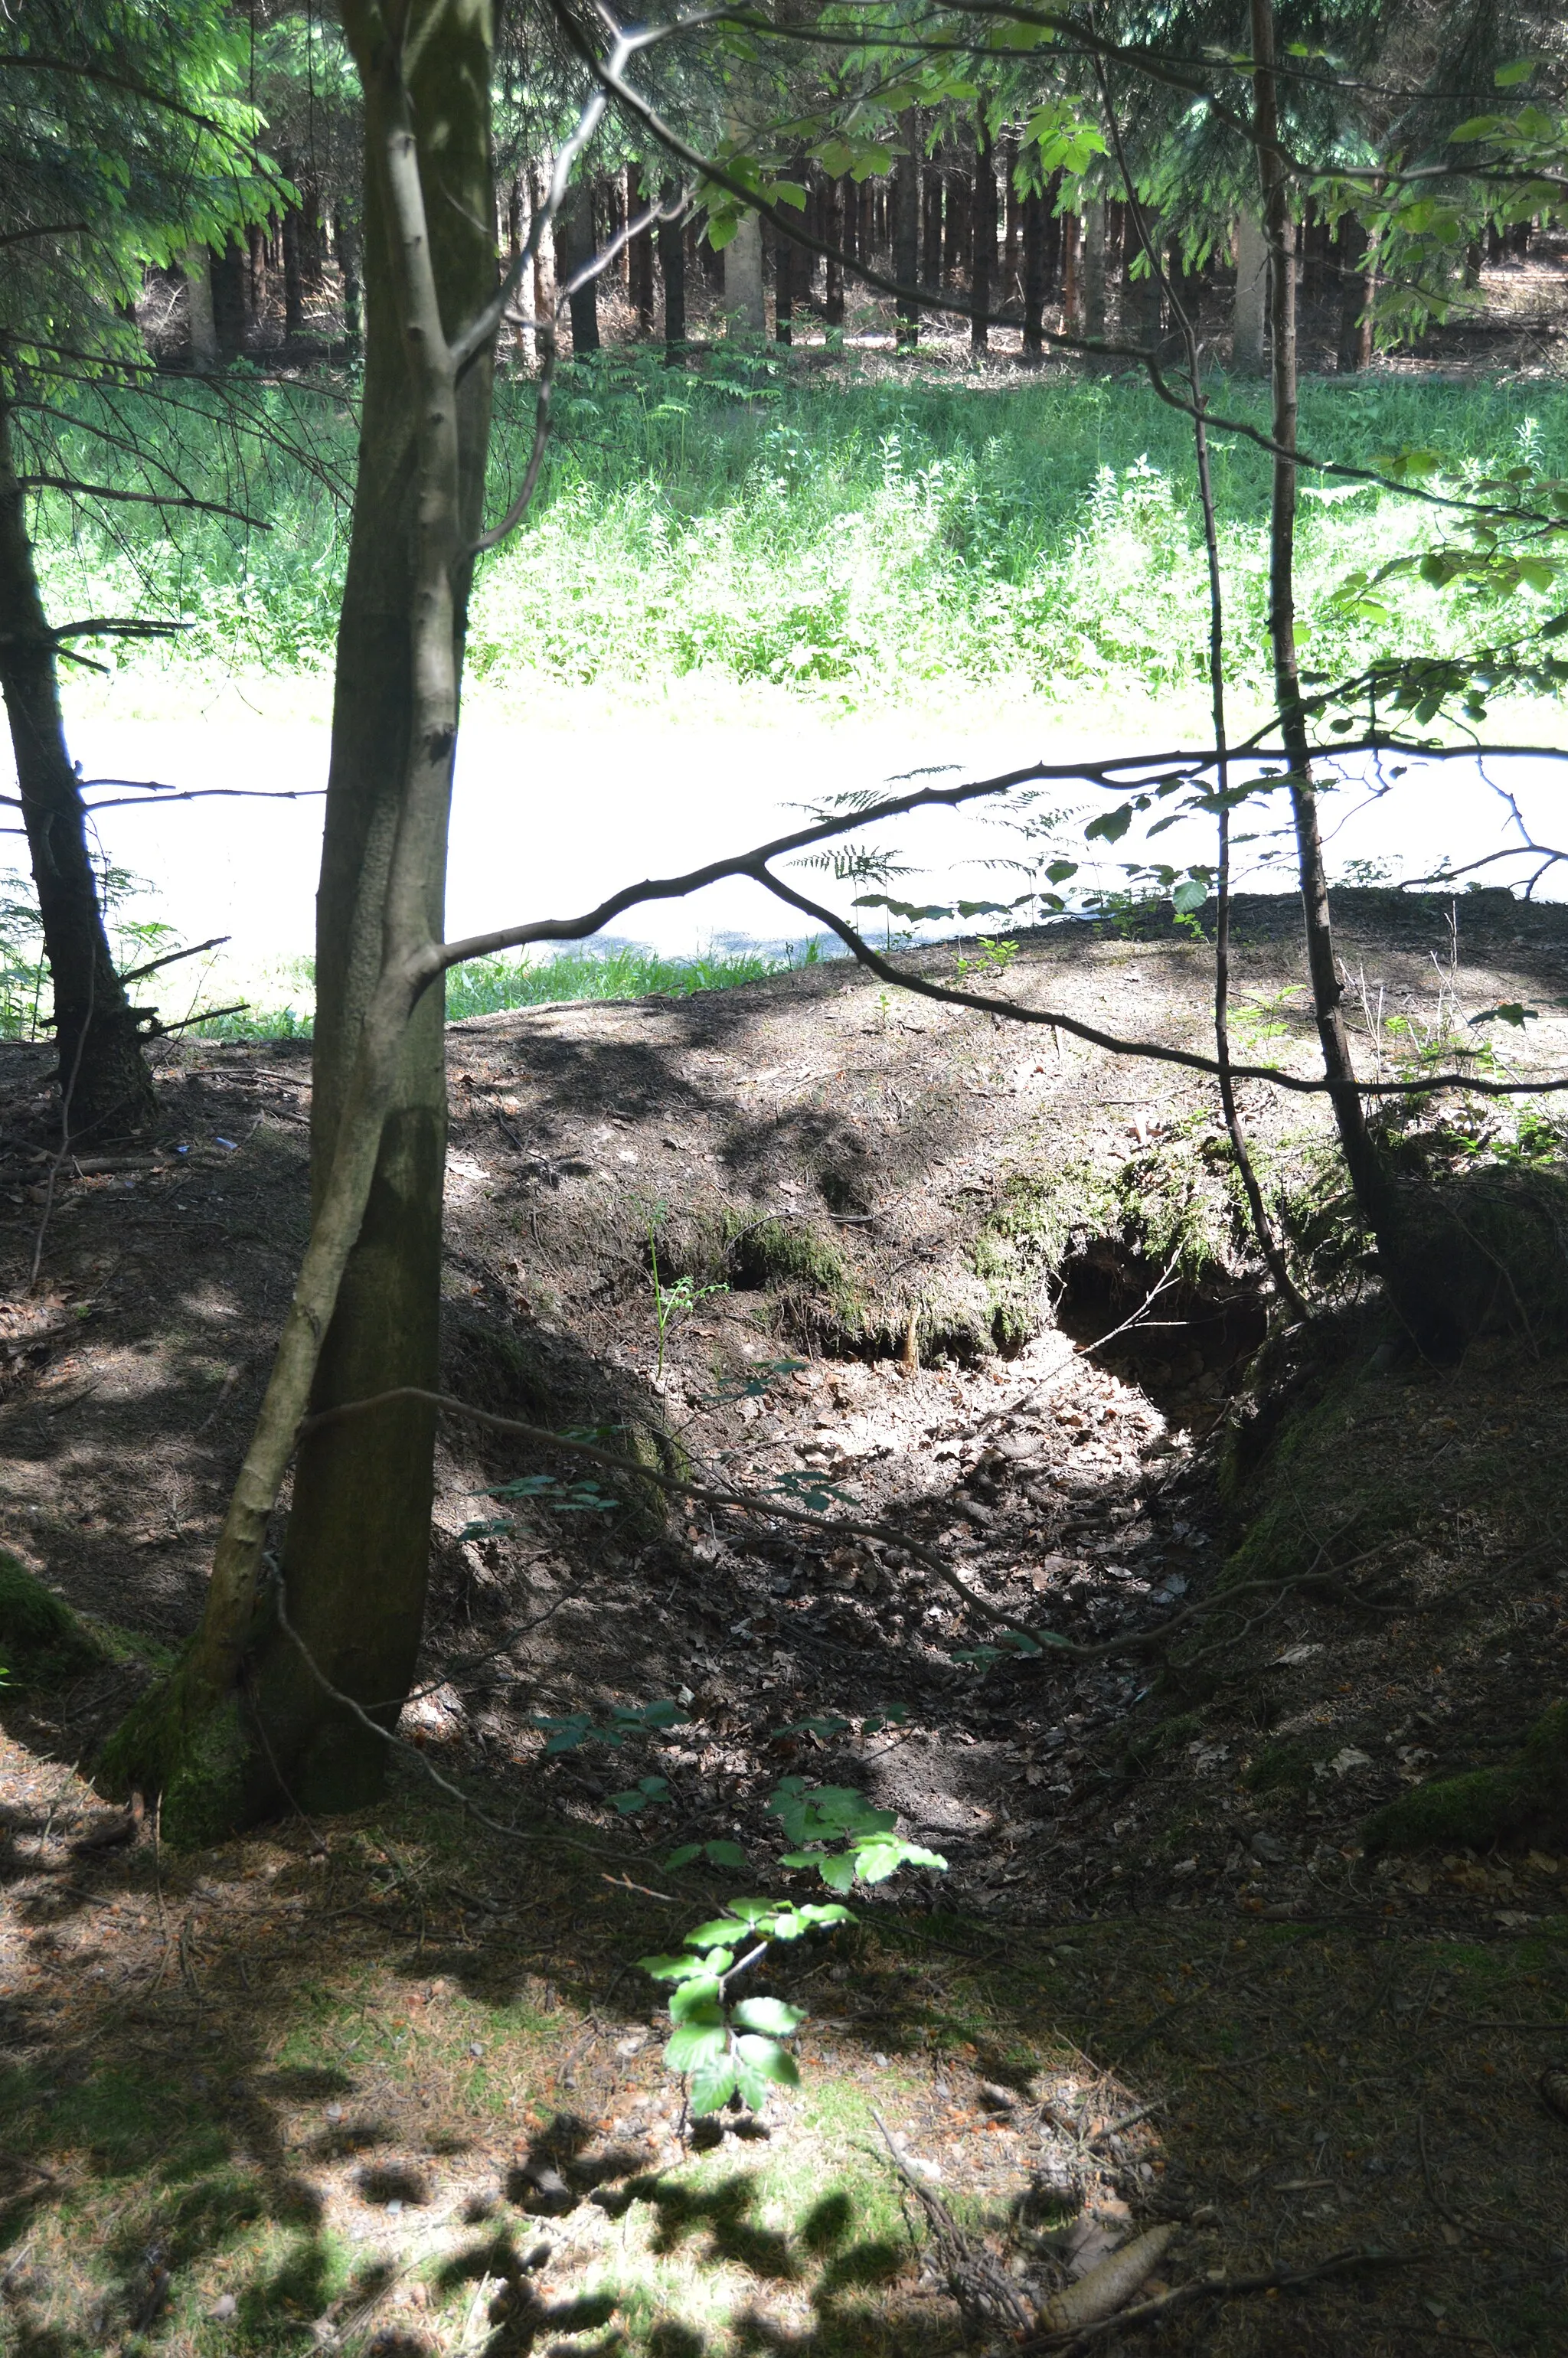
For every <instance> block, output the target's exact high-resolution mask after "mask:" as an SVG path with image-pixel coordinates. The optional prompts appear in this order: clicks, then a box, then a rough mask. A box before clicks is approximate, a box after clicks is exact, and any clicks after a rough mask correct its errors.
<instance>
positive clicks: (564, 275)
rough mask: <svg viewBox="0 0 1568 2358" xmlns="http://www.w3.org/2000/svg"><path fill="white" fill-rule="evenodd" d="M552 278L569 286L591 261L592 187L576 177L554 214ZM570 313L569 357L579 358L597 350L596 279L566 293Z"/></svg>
mask: <svg viewBox="0 0 1568 2358" xmlns="http://www.w3.org/2000/svg"><path fill="white" fill-rule="evenodd" d="M555 226H556V277H557V284H558V285H559V286H562V287H565V286H569V285H570V283H571V281H572V279H573V278H575V277H576V276H577V274H578V272H579V270H581V269H582V268H583V266H584V265H585V264H587V263H589V262H591V261H592V259H593V254H594V243H593V190H592V189H591V187H590V186H589V182H588V181H587V180H579V181H578V182H577V184H576V185H575V187H573V188H570V189H568V191H567V194H566V197H565V200H563V202H562V204H561V205H560V207H559V209H558V211H557V214H556V224H555ZM568 309H569V311H570V313H571V323H572V357H573V359H574V360H580V359H581V358H582V356H583V354H584V353H585V352H598V350H599V281H598V279H597V278H590V279H589V280H588V282H587V284H586V285H585V286H582V287H579V288H578V289H577V291H576V292H575V294H572V295H570V296H568Z"/></svg>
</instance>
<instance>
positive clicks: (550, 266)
mask: <svg viewBox="0 0 1568 2358" xmlns="http://www.w3.org/2000/svg"><path fill="white" fill-rule="evenodd" d="M544 210H545V170H544V167H543V165H542V164H541V163H540V162H539V160H538V158H537V157H530V158H529V162H528V212H529V216H530V218H531V219H532V220H534V221H537V219H538V217H539V215H540V214H541V213H542V212H543V211H544ZM555 259H556V233H555V228H554V225H553V224H552V225H551V227H550V228H548V229H546V232H545V233H544V235H543V236H542V237H541V238H540V239H539V241H538V243H537V244H536V245H535V248H534V317H535V319H552V318H553V317H554V315H555V308H556V267H555Z"/></svg>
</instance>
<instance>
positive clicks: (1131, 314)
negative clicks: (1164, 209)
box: [1121, 200, 1163, 352]
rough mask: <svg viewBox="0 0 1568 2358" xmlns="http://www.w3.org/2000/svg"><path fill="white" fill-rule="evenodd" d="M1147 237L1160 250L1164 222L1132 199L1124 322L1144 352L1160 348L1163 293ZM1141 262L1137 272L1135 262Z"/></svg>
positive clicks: (1130, 202) (1128, 235)
mask: <svg viewBox="0 0 1568 2358" xmlns="http://www.w3.org/2000/svg"><path fill="white" fill-rule="evenodd" d="M1145 239H1147V240H1148V243H1149V246H1150V248H1152V251H1153V252H1154V253H1155V254H1158V253H1159V251H1160V224H1159V222H1157V221H1156V219H1155V218H1154V215H1153V214H1152V213H1151V212H1148V211H1145V210H1144V208H1143V207H1142V206H1141V205H1137V204H1135V203H1134V202H1133V201H1131V200H1130V201H1129V204H1128V208H1127V244H1126V248H1125V254H1124V261H1123V265H1122V267H1123V282H1122V297H1121V323H1122V329H1123V332H1124V333H1125V334H1126V336H1127V338H1128V341H1130V343H1134V344H1136V345H1138V346H1139V348H1140V349H1141V351H1143V352H1158V350H1159V348H1160V320H1161V314H1162V309H1163V297H1162V293H1161V288H1160V281H1159V279H1158V278H1157V277H1156V276H1155V275H1154V272H1153V270H1152V268H1151V266H1150V265H1149V261H1148V256H1147V254H1146V252H1145V248H1144V240H1145ZM1135 263H1136V264H1137V265H1138V266H1139V271H1138V276H1133V265H1134V264H1135Z"/></svg>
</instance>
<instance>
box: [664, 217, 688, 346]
mask: <svg viewBox="0 0 1568 2358" xmlns="http://www.w3.org/2000/svg"><path fill="white" fill-rule="evenodd" d="M677 193H678V191H677V189H676V183H675V181H674V180H666V181H665V184H664V186H663V188H662V189H660V191H659V202H660V203H661V204H664V205H670V204H673V203H674V202H675V200H676V195H677ZM658 235H659V272H660V276H662V277H663V279H664V282H665V358H666V359H667V360H672V361H673V360H678V359H679V358H680V356H681V354H682V352H684V351H685V349H686V236H685V232H684V231H683V230H682V228H681V224H680V222H678V221H662V222H660V223H659V233H658Z"/></svg>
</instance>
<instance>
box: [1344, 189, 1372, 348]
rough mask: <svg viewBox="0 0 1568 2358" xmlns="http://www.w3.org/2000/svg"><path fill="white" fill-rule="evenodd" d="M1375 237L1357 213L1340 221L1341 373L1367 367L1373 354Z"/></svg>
mask: <svg viewBox="0 0 1568 2358" xmlns="http://www.w3.org/2000/svg"><path fill="white" fill-rule="evenodd" d="M1370 253H1371V240H1370V239H1369V238H1368V235H1367V231H1366V226H1365V224H1364V223H1363V222H1362V221H1361V219H1360V216H1359V215H1358V214H1357V213H1346V215H1345V216H1344V218H1343V219H1342V221H1341V222H1340V224H1339V273H1340V277H1339V335H1338V338H1337V348H1338V359H1339V373H1340V374H1341V375H1342V376H1349V375H1352V374H1354V373H1355V372H1356V371H1357V369H1364V368H1365V367H1366V366H1367V364H1368V361H1370V359H1371V357H1372V279H1371V273H1370V271H1369V270H1368V266H1367V265H1368V257H1369V255H1370Z"/></svg>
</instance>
